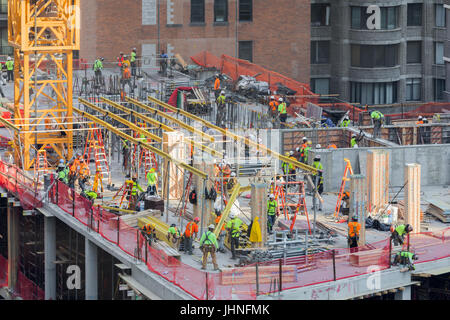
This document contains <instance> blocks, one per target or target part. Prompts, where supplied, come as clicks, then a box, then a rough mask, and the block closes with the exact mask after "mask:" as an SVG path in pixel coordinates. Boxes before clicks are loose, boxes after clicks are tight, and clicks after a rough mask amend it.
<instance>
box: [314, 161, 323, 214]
mask: <svg viewBox="0 0 450 320" xmlns="http://www.w3.org/2000/svg"><path fill="white" fill-rule="evenodd" d="M313 167H314V168H316V169H317V171H318V172H317V173H314V174H313V182H314V186H315V189H316V190H317V192H318V193H319V195H321V194H322V192H323V165H322V163H320V154H318V155H316V156H315V157H314V160H313ZM314 194H315V191H313V207H312V208H313V210H314V208H316V201H317V199H316V197H315V196H314ZM319 211H322V202H321V201H319Z"/></svg>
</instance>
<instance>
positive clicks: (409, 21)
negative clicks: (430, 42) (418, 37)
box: [406, 3, 423, 27]
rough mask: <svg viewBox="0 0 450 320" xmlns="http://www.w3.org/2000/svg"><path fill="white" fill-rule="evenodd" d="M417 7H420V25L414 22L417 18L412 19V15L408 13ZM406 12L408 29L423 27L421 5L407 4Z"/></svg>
mask: <svg viewBox="0 0 450 320" xmlns="http://www.w3.org/2000/svg"><path fill="white" fill-rule="evenodd" d="M418 7H420V23H418V24H417V22H416V20H415V18H417V17H412V14H410V13H411V12H410V11H412V10H413V8H418ZM410 8H411V9H410ZM406 12H407V17H406V25H407V26H408V27H422V26H423V3H408V4H407V10H406ZM413 19H414V20H413Z"/></svg>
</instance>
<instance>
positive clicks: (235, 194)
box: [214, 182, 241, 237]
mask: <svg viewBox="0 0 450 320" xmlns="http://www.w3.org/2000/svg"><path fill="white" fill-rule="evenodd" d="M240 191H241V185H240V184H239V182H238V183H236V185H235V186H234V188H233V191H232V192H231V196H230V199H228V204H227V206H226V207H225V209H224V210H223V212H222V215H221V216H220V221H219V223H218V224H217V226H216V228H215V229H214V234H215V235H216V237H218V236H219V233H220V230H221V229H222V226H223V224H224V223H225V220H226V219H227V218H228V214H229V213H230V211H231V207H232V206H233V204H234V202H235V201H236V199H237V197H238V196H239V194H240V193H241V192H240Z"/></svg>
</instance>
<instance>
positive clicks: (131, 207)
mask: <svg viewBox="0 0 450 320" xmlns="http://www.w3.org/2000/svg"><path fill="white" fill-rule="evenodd" d="M132 181H133V186H132V187H131V197H130V205H129V210H133V211H134V210H136V203H137V199H138V198H139V194H138V190H139V191H140V192H144V190H143V189H142V188H141V186H140V185H139V183H138V182H137V177H136V176H133V180H132Z"/></svg>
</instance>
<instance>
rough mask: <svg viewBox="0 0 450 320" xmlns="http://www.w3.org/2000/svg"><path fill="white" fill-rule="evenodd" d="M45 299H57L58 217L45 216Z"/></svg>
mask: <svg viewBox="0 0 450 320" xmlns="http://www.w3.org/2000/svg"><path fill="white" fill-rule="evenodd" d="M44 246H45V248H44V253H45V300H56V265H55V260H56V218H55V217H44Z"/></svg>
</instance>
